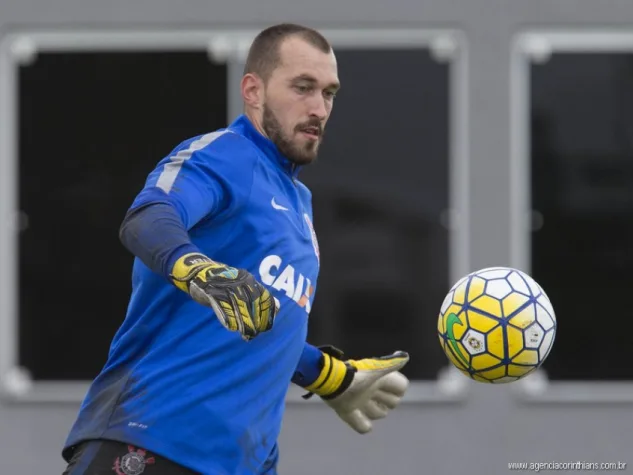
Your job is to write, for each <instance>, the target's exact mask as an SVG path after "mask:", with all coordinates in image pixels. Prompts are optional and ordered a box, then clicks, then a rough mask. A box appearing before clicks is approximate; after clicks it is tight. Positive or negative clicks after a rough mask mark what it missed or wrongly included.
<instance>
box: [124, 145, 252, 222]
mask: <svg viewBox="0 0 633 475" xmlns="http://www.w3.org/2000/svg"><path fill="white" fill-rule="evenodd" d="M256 160H257V157H256V155H255V154H254V152H253V150H252V148H251V146H250V145H248V144H247V143H244V141H243V139H241V138H240V137H239V136H237V135H236V134H233V133H231V132H215V133H212V134H207V135H205V136H202V137H198V138H195V139H191V140H189V141H186V142H183V143H182V144H181V145H179V146H178V147H176V148H175V149H174V150H173V151H172V152H171V154H169V156H167V157H165V158H164V159H163V160H161V161H160V162H159V164H158V165H157V167H156V168H155V169H154V170H153V171H152V172H151V173H150V175H149V176H148V178H147V181H146V183H145V186H144V188H143V190H141V192H140V193H139V194H138V195H137V197H136V199H135V200H134V202H133V203H132V206H131V207H130V209H135V208H138V207H140V206H143V205H147V204H149V203H166V204H170V205H172V206H173V207H174V209H175V210H176V212H177V213H178V215H179V217H180V220H181V221H182V223H183V224H184V226H185V229H187V230H190V229H191V228H193V227H194V226H195V225H196V224H197V223H199V222H200V221H201V220H203V219H208V218H217V219H220V218H222V217H226V216H229V215H230V214H232V213H233V212H234V211H235V210H237V209H238V208H239V207H240V206H241V205H242V204H243V203H244V202H245V201H246V200H247V199H248V197H249V195H250V191H251V188H252V183H253V175H254V169H255V161H256Z"/></svg>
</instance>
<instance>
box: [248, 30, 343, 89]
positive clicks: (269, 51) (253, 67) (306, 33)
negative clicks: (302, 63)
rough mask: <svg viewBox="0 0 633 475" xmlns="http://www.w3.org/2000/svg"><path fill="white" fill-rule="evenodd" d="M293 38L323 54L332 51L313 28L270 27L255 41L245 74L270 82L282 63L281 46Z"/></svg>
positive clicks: (249, 53)
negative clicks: (252, 74) (297, 38)
mask: <svg viewBox="0 0 633 475" xmlns="http://www.w3.org/2000/svg"><path fill="white" fill-rule="evenodd" d="M291 36H298V37H299V38H301V39H303V40H304V41H306V42H307V43H309V44H310V45H312V46H314V47H315V48H317V49H318V50H319V51H322V52H323V53H329V52H330V51H331V49H332V46H331V45H330V43H329V42H328V40H326V39H325V37H324V36H323V35H322V34H321V33H319V32H318V31H316V30H313V29H312V28H308V27H306V26H302V25H297V24H294V23H281V24H279V25H274V26H270V27H268V28H266V29H265V30H263V31H261V32H260V33H259V34H258V35H257V36H256V37H255V39H254V40H253V44H252V45H251V47H250V50H249V52H248V57H247V58H246V65H245V67H244V74H248V73H254V74H257V75H258V76H259V77H261V78H262V79H263V80H264V81H268V79H269V78H270V76H271V74H272V72H273V71H274V70H275V69H276V68H277V66H279V63H280V61H281V58H280V54H279V46H280V45H281V43H282V42H283V41H284V40H285V39H287V38H289V37H291Z"/></svg>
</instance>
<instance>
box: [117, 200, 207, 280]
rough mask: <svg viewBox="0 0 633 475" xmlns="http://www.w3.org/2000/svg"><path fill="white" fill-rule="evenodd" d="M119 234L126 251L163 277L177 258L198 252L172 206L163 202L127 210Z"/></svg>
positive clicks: (167, 276) (167, 273)
mask: <svg viewBox="0 0 633 475" xmlns="http://www.w3.org/2000/svg"><path fill="white" fill-rule="evenodd" d="M119 237H120V239H121V242H122V243H123V245H124V246H125V248H126V249H127V250H128V251H130V252H131V253H132V254H134V255H135V256H136V257H138V258H139V259H140V260H141V261H142V262H143V263H144V264H145V265H146V266H147V267H149V268H150V269H151V270H152V271H154V272H156V273H157V274H161V275H162V276H164V277H165V278H166V279H167V280H169V274H170V272H171V269H173V267H174V264H175V262H176V261H177V260H178V258H180V257H181V256H183V255H185V254H187V253H190V252H200V250H199V249H198V248H197V247H196V246H195V245H193V244H192V243H191V241H190V239H189V235H188V233H187V230H186V229H185V226H184V224H183V223H182V221H181V219H180V216H178V213H177V211H176V210H175V208H174V207H173V206H171V205H170V204H166V203H152V204H149V205H145V206H141V207H138V208H135V209H133V210H131V211H130V212H128V214H127V215H126V216H125V219H124V220H123V223H122V224H121V228H120V231H119Z"/></svg>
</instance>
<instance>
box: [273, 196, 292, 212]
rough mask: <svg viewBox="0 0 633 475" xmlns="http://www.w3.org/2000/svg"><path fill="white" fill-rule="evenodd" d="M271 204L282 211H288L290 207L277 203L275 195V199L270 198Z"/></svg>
mask: <svg viewBox="0 0 633 475" xmlns="http://www.w3.org/2000/svg"><path fill="white" fill-rule="evenodd" d="M270 204H271V205H272V206H273V208H275V209H278V210H281V211H288V208H286V207H285V206H281V205H280V204H277V203H276V202H275V197H274V196H273V199H272V200H270Z"/></svg>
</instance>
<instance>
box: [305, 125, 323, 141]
mask: <svg viewBox="0 0 633 475" xmlns="http://www.w3.org/2000/svg"><path fill="white" fill-rule="evenodd" d="M301 133H302V134H303V135H305V136H306V137H308V138H310V139H312V140H317V139H318V138H319V137H320V136H321V131H320V130H319V128H318V127H305V128H304V129H301Z"/></svg>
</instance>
